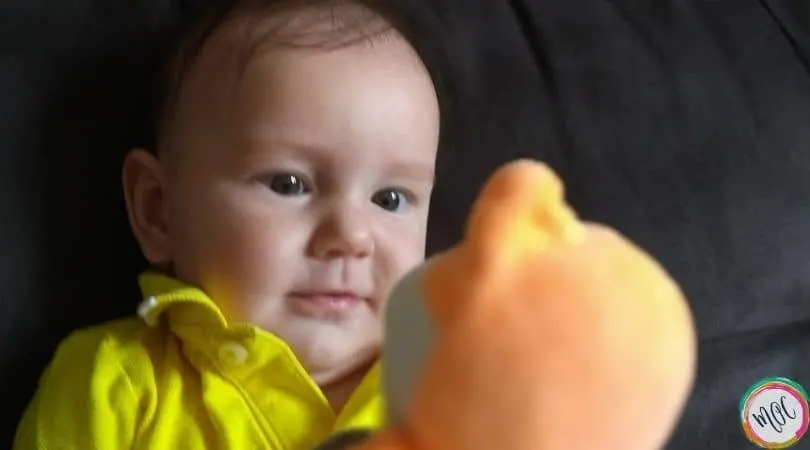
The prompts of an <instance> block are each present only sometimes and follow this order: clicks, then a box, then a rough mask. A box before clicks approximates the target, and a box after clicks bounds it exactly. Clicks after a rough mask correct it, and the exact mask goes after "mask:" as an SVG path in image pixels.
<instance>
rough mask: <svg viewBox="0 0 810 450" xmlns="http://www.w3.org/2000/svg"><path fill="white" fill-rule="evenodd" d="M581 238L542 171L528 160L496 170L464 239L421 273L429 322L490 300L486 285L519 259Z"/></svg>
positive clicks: (558, 184)
mask: <svg viewBox="0 0 810 450" xmlns="http://www.w3.org/2000/svg"><path fill="white" fill-rule="evenodd" d="M584 239H585V226H584V225H583V224H582V223H581V222H580V221H579V219H578V218H577V215H576V213H575V212H574V211H573V209H571V207H570V206H568V204H567V203H566V202H565V199H564V192H563V184H562V181H561V180H560V179H559V177H557V175H556V174H555V173H554V172H553V171H552V170H551V169H550V168H549V167H548V166H546V165H545V164H543V163H541V162H538V161H532V160H518V161H514V162H511V163H509V164H506V165H504V166H502V167H501V168H500V169H498V170H497V171H496V172H495V173H494V174H493V175H492V177H491V178H490V180H489V181H488V182H487V184H486V186H485V187H484V189H483V190H482V192H481V193H480V194H479V196H478V199H477V200H476V202H475V204H474V205H473V209H472V212H471V213H470V217H469V219H468V222H467V229H466V232H465V236H464V240H463V241H462V242H461V243H460V244H459V245H458V246H457V247H456V248H454V249H453V250H451V251H450V252H448V253H447V254H444V255H441V258H437V259H436V260H435V262H434V263H433V264H432V265H431V267H430V268H429V269H428V270H426V272H425V276H424V283H425V299H426V301H427V302H428V305H429V308H430V310H431V313H432V314H433V316H434V319H435V320H437V321H438V322H439V323H443V322H445V321H447V320H450V319H451V318H452V317H453V316H454V314H455V311H456V308H457V307H460V306H462V305H461V304H459V302H469V301H475V299H476V298H478V297H482V298H493V297H492V296H487V295H486V294H485V292H486V287H487V285H488V283H489V282H488V280H489V279H500V278H501V274H502V273H504V272H507V273H509V272H512V271H513V270H514V268H515V265H519V264H520V263H521V260H522V257H523V256H524V255H536V254H537V253H538V252H541V251H544V250H546V249H549V248H551V247H554V246H558V245H575V244H577V243H579V242H582V241H583V240H584Z"/></svg>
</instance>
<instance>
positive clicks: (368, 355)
mask: <svg viewBox="0 0 810 450" xmlns="http://www.w3.org/2000/svg"><path fill="white" fill-rule="evenodd" d="M365 319H366V320H362V319H361V320H348V321H345V322H337V323H336V322H331V321H316V320H311V319H305V320H302V319H301V318H298V319H292V318H291V320H290V321H288V322H285V323H284V325H283V326H281V327H279V329H277V330H275V331H274V333H275V334H276V335H277V336H278V337H280V338H281V339H282V340H284V342H286V343H287V345H289V346H290V348H291V349H292V351H293V353H295V355H296V357H297V358H298V360H299V362H300V363H301V365H302V366H303V367H304V369H306V371H307V373H309V374H310V376H311V377H312V378H313V380H314V381H315V382H316V383H317V384H319V385H323V384H329V383H331V382H332V381H334V380H336V379H340V378H343V377H344V376H346V375H348V374H350V373H352V372H354V371H356V370H357V369H358V367H361V366H364V365H367V364H368V363H369V362H370V361H373V360H374V359H375V358H376V357H377V355H378V353H379V349H380V343H381V325H380V323H379V322H378V321H376V320H371V317H366V318H365Z"/></svg>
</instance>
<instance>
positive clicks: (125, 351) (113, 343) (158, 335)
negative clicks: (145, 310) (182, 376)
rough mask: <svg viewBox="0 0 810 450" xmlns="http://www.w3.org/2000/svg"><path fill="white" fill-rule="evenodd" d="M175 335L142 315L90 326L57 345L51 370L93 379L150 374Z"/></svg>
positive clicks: (162, 357)
mask: <svg viewBox="0 0 810 450" xmlns="http://www.w3.org/2000/svg"><path fill="white" fill-rule="evenodd" d="M172 340H173V339H172V336H171V334H170V333H168V332H167V331H166V330H165V329H163V328H162V327H150V326H148V325H146V324H145V323H144V322H143V321H142V320H140V319H139V318H124V319H118V320H113V321H110V322H106V323H103V324H99V325H94V326H90V327H87V328H83V329H80V330H77V331H74V332H72V333H71V334H70V335H68V336H67V337H66V338H65V339H64V340H63V341H62V342H61V343H60V344H59V346H58V348H57V350H56V353H55V355H54V358H53V360H52V362H51V364H50V370H52V371H57V372H65V371H69V372H74V373H72V374H71V375H74V376H86V377H88V378H93V376H94V375H96V376H97V375H99V374H101V376H102V377H106V376H112V375H113V374H119V375H125V376H126V377H127V378H134V379H141V380H143V377H145V376H146V377H148V376H149V375H150V374H152V373H153V372H154V370H155V368H156V367H155V365H156V364H158V365H159V364H161V361H162V360H163V359H164V357H165V353H166V351H167V347H171V346H173V345H174V343H173V342H172ZM82 372H84V373H82Z"/></svg>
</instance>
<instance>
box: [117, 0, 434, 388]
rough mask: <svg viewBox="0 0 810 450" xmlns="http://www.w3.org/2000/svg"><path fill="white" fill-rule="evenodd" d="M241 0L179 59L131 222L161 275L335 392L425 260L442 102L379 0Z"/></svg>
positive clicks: (369, 355) (135, 168)
mask: <svg viewBox="0 0 810 450" xmlns="http://www.w3.org/2000/svg"><path fill="white" fill-rule="evenodd" d="M233 3H236V5H235V6H233V7H231V8H229V10H228V11H227V12H226V13H223V14H220V15H219V16H217V20H216V21H214V22H213V24H214V26H210V24H209V27H208V28H207V29H209V30H210V33H209V32H200V33H197V34H195V35H194V37H192V38H189V39H187V40H186V45H184V46H183V47H182V50H181V51H180V53H179V55H177V57H176V58H175V64H174V65H173V70H172V80H171V83H169V89H168V94H167V95H166V96H165V100H164V104H163V116H162V120H161V122H160V127H159V139H158V146H157V149H155V151H146V150H135V151H133V152H131V153H130V154H129V155H128V157H127V159H126V161H125V163H124V169H123V184H124V190H125V194H126V200H127V207H128V211H129V216H130V221H131V224H132V228H133V230H134V233H135V236H136V238H137V240H138V241H139V243H140V246H141V248H142V251H143V254H144V255H145V257H146V259H147V260H148V261H149V262H150V263H151V264H152V265H153V266H155V267H159V268H162V269H163V270H165V271H167V272H168V273H169V274H171V275H173V276H176V277H177V278H179V279H180V280H183V281H185V282H188V283H191V284H194V285H196V286H198V287H200V288H202V289H203V290H204V291H205V292H207V293H208V294H209V295H210V296H211V298H212V299H213V300H214V301H215V302H217V304H218V305H219V306H220V307H221V309H222V311H223V313H224V314H225V316H226V317H227V318H228V319H229V320H230V321H232V322H234V323H251V324H254V325H256V326H259V327H261V328H264V329H266V330H269V331H271V332H273V333H275V334H276V335H278V336H279V337H280V338H282V339H284V340H285V341H286V342H287V343H288V344H289V345H290V346H291V347H292V348H293V350H294V351H295V353H296V354H297V355H298V357H299V358H300V360H301V361H302V363H303V364H304V366H305V367H306V369H307V370H308V371H309V372H310V374H311V375H312V377H313V378H314V380H315V381H316V382H317V383H319V384H321V385H328V384H330V383H332V382H333V381H334V380H337V379H340V378H343V377H344V376H346V375H347V374H348V373H350V372H352V371H353V370H355V369H356V368H357V367H358V366H360V365H363V364H364V363H366V362H368V361H369V360H371V359H373V357H374V356H375V355H376V352H377V350H378V347H379V344H380V338H381V324H380V319H381V317H380V312H381V311H380V310H381V308H382V307H383V303H384V301H385V299H386V297H387V295H388V293H389V290H390V289H391V288H392V287H393V285H394V283H395V282H396V281H397V280H398V279H399V278H400V277H401V276H402V275H403V274H404V273H405V272H407V271H408V270H409V269H411V268H412V267H414V266H415V265H416V264H418V263H419V262H421V260H422V259H423V258H424V244H425V230H426V222H427V217H428V206H429V200H430V194H431V189H432V187H433V174H434V162H435V157H436V150H437V146H438V139H439V111H438V102H437V96H436V92H435V90H434V85H433V82H432V80H431V77H430V76H429V74H428V71H427V70H426V68H425V66H424V65H423V64H422V62H421V60H420V58H419V57H418V56H417V54H416V52H415V51H414V49H413V48H412V47H411V45H410V44H409V43H408V41H407V40H406V39H404V38H403V37H402V35H401V34H400V33H399V32H398V31H397V30H396V28H395V27H394V26H393V25H392V23H391V21H389V20H386V18H385V16H384V15H383V14H382V13H378V11H377V10H376V7H374V6H373V4H371V3H370V2H364V3H363V4H361V2H360V0H358V1H356V2H353V1H340V0H332V1H320V2H313V1H311V0H310V1H306V0H265V1H256V0H254V1H241V2H240V1H237V2H233ZM195 39H200V40H199V41H196V40H195ZM197 44H200V45H197Z"/></svg>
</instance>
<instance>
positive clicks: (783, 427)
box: [740, 377, 810, 449]
mask: <svg viewBox="0 0 810 450" xmlns="http://www.w3.org/2000/svg"><path fill="white" fill-rule="evenodd" d="M740 418H741V419H742V427H743V431H745V436H746V437H747V438H748V440H749V441H751V442H753V443H754V444H756V445H758V446H760V447H762V448H767V449H780V448H788V447H791V446H793V445H794V444H796V443H797V442H798V441H799V439H801V438H802V436H804V433H806V432H807V427H808V423H810V409H808V404H807V392H806V391H805V390H804V388H802V387H801V386H800V385H799V384H798V383H796V382H795V381H793V380H789V379H787V378H782V377H774V378H766V379H764V380H761V381H759V382H757V383H756V384H754V385H753V386H751V387H750V388H748V391H747V392H746V393H745V395H743V398H742V400H740Z"/></svg>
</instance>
